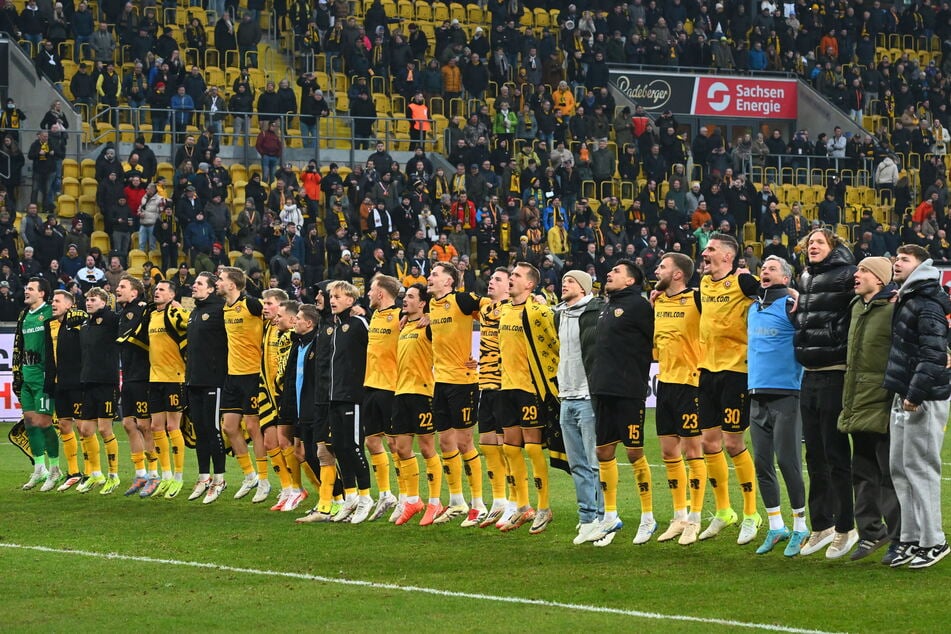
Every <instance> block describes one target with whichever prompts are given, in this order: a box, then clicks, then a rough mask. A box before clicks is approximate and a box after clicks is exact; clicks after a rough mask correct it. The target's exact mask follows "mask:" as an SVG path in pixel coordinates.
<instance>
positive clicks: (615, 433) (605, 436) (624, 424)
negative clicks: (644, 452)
mask: <svg viewBox="0 0 951 634" xmlns="http://www.w3.org/2000/svg"><path fill="white" fill-rule="evenodd" d="M593 400H594V417H595V420H596V423H595V428H596V430H597V445H598V447H602V446H604V445H611V444H614V443H618V442H619V443H622V444H623V445H624V446H625V447H628V448H630V449H635V448H639V447H643V446H644V416H645V412H646V407H645V403H644V399H637V398H623V397H619V396H599V397H597V398H595V399H593Z"/></svg>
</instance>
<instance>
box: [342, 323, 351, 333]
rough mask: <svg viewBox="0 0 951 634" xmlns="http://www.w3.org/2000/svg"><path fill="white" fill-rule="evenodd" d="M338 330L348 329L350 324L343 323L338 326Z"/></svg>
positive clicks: (345, 330)
mask: <svg viewBox="0 0 951 634" xmlns="http://www.w3.org/2000/svg"><path fill="white" fill-rule="evenodd" d="M340 330H342V331H344V332H347V331H348V330H350V324H344V325H342V326H340Z"/></svg>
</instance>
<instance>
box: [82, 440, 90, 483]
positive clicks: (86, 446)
mask: <svg viewBox="0 0 951 634" xmlns="http://www.w3.org/2000/svg"><path fill="white" fill-rule="evenodd" d="M79 444H80V446H81V447H82V449H83V475H86V476H88V475H89V474H91V473H92V470H91V469H90V468H89V467H90V464H89V439H88V438H83V437H82V436H80V437H79Z"/></svg>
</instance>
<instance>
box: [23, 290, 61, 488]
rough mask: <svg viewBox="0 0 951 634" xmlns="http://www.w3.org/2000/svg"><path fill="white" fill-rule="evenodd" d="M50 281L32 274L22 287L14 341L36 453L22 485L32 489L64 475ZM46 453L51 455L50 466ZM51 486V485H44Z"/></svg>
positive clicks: (25, 416)
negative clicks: (52, 369)
mask: <svg viewBox="0 0 951 634" xmlns="http://www.w3.org/2000/svg"><path fill="white" fill-rule="evenodd" d="M50 292H51V289H50V283H49V282H48V281H47V280H45V279H43V278H39V277H33V278H30V281H29V282H27V284H26V288H25V289H24V290H23V303H24V304H25V305H26V309H24V311H23V312H22V313H20V318H19V320H18V321H17V330H16V338H15V340H14V343H13V392H14V393H15V394H16V395H17V398H18V399H19V400H20V406H21V407H22V408H23V420H24V423H25V424H26V433H27V437H28V439H29V441H30V452H31V453H32V454H33V460H34V464H33V475H31V476H30V479H29V480H27V482H26V484H24V485H23V489H24V490H30V489H33V488H34V487H36V486H37V485H39V484H41V483H42V484H44V485H45V484H46V482H47V481H51V482H52V483H53V486H55V484H56V482H57V481H58V480H59V479H60V478H61V477H62V475H61V473H60V468H59V439H58V438H57V436H56V430H55V429H53V397H52V393H53V389H52V388H53V386H52V382H53V381H52V379H53V377H52V375H51V373H49V372H47V366H48V362H49V363H52V356H53V340H52V336H51V333H50V322H51V321H53V309H52V306H50V304H49V299H50ZM44 455H45V456H47V457H48V458H49V469H47V467H46V462H45V460H44ZM42 488H43V490H46V491H48V490H50V489H51V488H53V487H52V486H49V487H47V486H43V487H42Z"/></svg>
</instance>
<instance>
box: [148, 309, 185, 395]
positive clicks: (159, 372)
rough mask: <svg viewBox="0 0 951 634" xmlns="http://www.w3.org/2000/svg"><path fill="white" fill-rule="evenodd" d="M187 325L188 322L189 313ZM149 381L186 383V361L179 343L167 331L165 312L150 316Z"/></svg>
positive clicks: (154, 313) (156, 311) (159, 311)
mask: <svg viewBox="0 0 951 634" xmlns="http://www.w3.org/2000/svg"><path fill="white" fill-rule="evenodd" d="M182 312H183V313H185V315H184V318H185V323H187V322H188V311H184V310H183V311H182ZM149 366H150V370H149V381H150V382H152V383H184V382H185V360H184V359H183V358H182V352H181V348H180V347H179V344H178V342H177V341H176V340H175V339H174V338H172V336H171V335H170V334H169V333H168V331H167V330H166V329H165V311H164V310H157V309H156V310H153V311H152V312H151V314H150V315H149Z"/></svg>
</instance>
